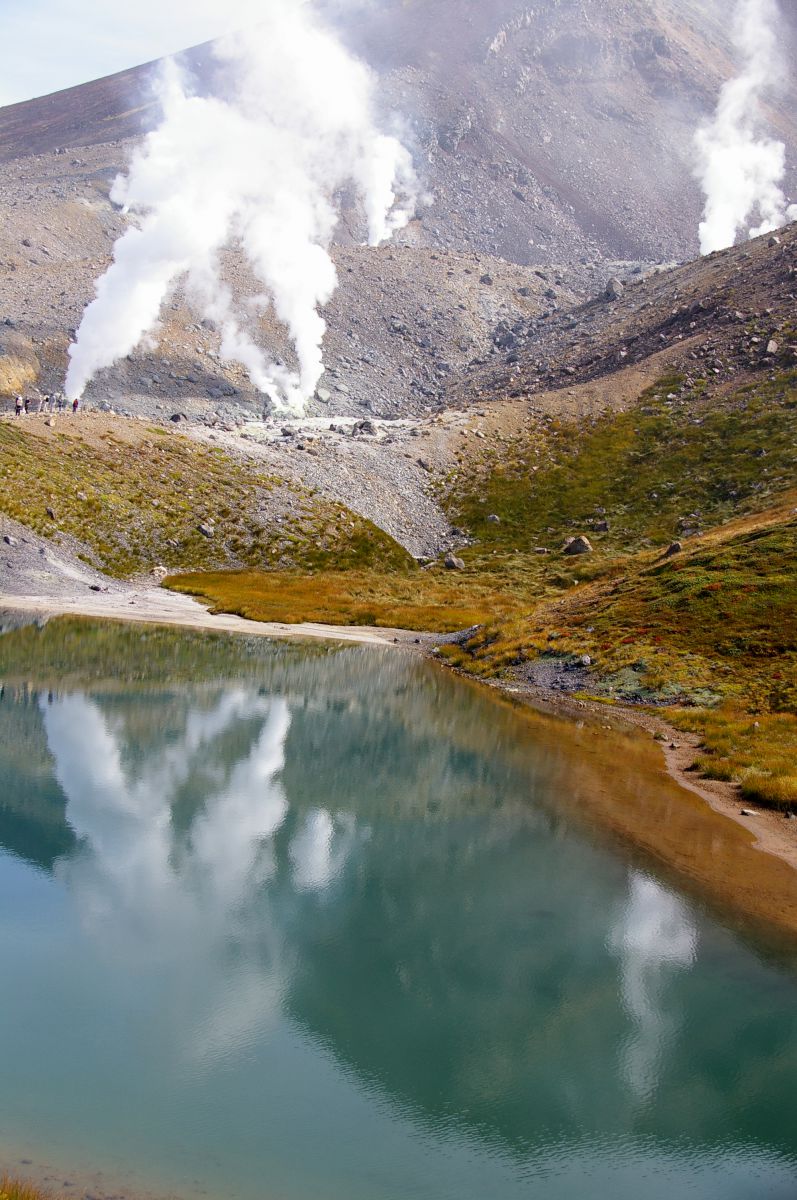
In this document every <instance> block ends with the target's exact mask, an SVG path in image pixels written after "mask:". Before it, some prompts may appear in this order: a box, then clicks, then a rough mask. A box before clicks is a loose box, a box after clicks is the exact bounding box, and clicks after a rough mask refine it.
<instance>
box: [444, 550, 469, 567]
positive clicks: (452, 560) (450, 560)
mask: <svg viewBox="0 0 797 1200" xmlns="http://www.w3.org/2000/svg"><path fill="white" fill-rule="evenodd" d="M445 568H446V570H447V571H464V570H465V564H464V562H463V561H462V559H461V558H457V556H456V554H447V555H446V557H445Z"/></svg>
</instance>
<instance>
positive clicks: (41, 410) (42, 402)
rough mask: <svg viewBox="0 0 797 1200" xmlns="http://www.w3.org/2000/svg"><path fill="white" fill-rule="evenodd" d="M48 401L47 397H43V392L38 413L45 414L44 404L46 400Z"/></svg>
mask: <svg viewBox="0 0 797 1200" xmlns="http://www.w3.org/2000/svg"><path fill="white" fill-rule="evenodd" d="M46 399H47V397H46V396H43V395H42V393H41V392H39V408H38V411H39V412H40V413H42V412H44V402H45V400H46Z"/></svg>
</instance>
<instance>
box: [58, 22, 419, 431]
mask: <svg viewBox="0 0 797 1200" xmlns="http://www.w3.org/2000/svg"><path fill="white" fill-rule="evenodd" d="M215 56H216V58H217V60H218V63H219V66H220V70H221V72H222V75H223V78H224V97H223V98H222V97H220V96H209V97H207V96H198V95H195V94H192V90H191V81H190V79H188V78H186V76H185V74H184V72H183V71H182V69H181V68H180V67H179V66H178V65H177V64H176V63H174V62H169V63H168V64H167V66H166V68H165V69H164V71H163V74H162V78H161V81H160V89H159V90H160V100H161V103H162V107H163V120H162V123H161V125H160V127H159V128H158V129H157V130H156V131H155V132H153V133H151V134H150V135H149V136H148V137H147V139H146V141H145V142H144V144H143V146H142V148H141V150H140V151H139V152H138V153H137V154H136V155H135V157H134V159H133V161H132V164H131V166H130V170H129V173H128V175H127V176H126V177H124V178H123V177H120V178H119V179H117V180H116V183H115V184H114V187H113V190H112V192H111V198H112V199H113V201H114V202H115V203H117V204H120V205H122V206H123V207H124V208H125V209H126V210H128V211H130V212H132V213H134V214H137V215H138V216H139V218H140V220H139V222H138V225H137V226H135V227H131V228H130V229H129V230H128V231H127V232H126V233H125V234H124V236H123V237H122V238H120V240H119V241H118V243H117V245H116V247H115V249H114V261H113V263H112V265H111V266H110V267H109V269H108V271H107V272H106V273H105V275H103V276H102V278H101V279H100V280H98V282H97V285H96V289H95V290H96V298H95V299H94V301H93V302H92V303H91V304H90V305H89V307H88V308H87V310H86V312H85V314H84V317H83V322H82V324H81V327H80V329H79V331H78V335H77V339H76V342H75V344H74V345H73V346H72V347H70V351H69V353H70V357H71V364H70V368H69V373H68V376H67V383H66V389H67V394H68V396H69V397H70V398H75V397H78V396H80V395H82V393H83V391H84V390H85V388H86V386H87V384H88V383H89V381H90V380H91V379H92V377H93V376H94V375H95V374H96V372H97V371H99V370H101V369H102V368H104V367H109V366H111V365H113V363H115V362H117V361H119V360H120V359H121V358H124V357H125V356H126V355H128V354H130V353H131V352H132V351H133V350H134V349H135V348H136V347H137V346H138V345H139V344H140V343H141V342H142V340H143V339H144V338H145V337H146V335H147V334H149V333H150V332H151V331H152V330H154V329H155V328H156V326H157V323H158V318H159V315H160V312H161V308H162V306H163V304H164V301H165V300H166V299H168V298H169V297H170V295H171V294H172V293H173V291H174V289H175V287H176V286H177V285H178V284H181V285H182V286H183V287H184V288H185V291H186V295H187V296H188V297H189V299H190V301H191V302H192V303H193V305H194V306H195V308H196V309H197V310H198V312H199V313H200V314H201V315H202V316H203V317H206V318H209V319H212V320H213V321H214V322H216V324H217V325H218V327H219V329H220V331H221V338H222V345H221V355H222V358H226V359H229V360H235V361H238V362H240V363H242V364H243V365H244V366H245V367H246V369H247V371H248V372H249V375H250V377H251V379H252V381H253V383H254V384H255V386H256V387H257V388H258V389H259V390H260V391H261V392H263V393H264V394H265V395H267V396H269V397H270V398H271V399H272V401H273V402H274V403H275V405H276V406H277V407H279V408H283V409H285V408H288V409H295V410H297V411H300V410H301V409H302V408H303V406H304V404H305V402H306V401H307V400H308V399H309V398H310V397H311V396H312V395H313V393H314V391H315V388H316V385H317V383H318V381H319V379H320V377H321V374H322V373H323V359H322V341H323V337H324V332H325V328H326V327H325V324H324V321H323V319H322V317H321V315H320V313H319V311H318V310H319V308H320V307H321V306H323V305H324V304H326V303H327V301H328V300H329V299H330V297H331V296H332V293H333V292H334V290H335V287H336V286H337V277H336V272H335V267H334V264H333V262H332V260H331V258H330V256H329V253H328V247H329V245H330V242H331V239H332V235H333V231H334V229H335V225H336V223H337V219H338V208H337V198H338V197H339V195H340V193H341V190H342V189H343V188H344V187H346V188H351V187H352V186H353V187H354V189H355V191H356V192H357V194H358V197H359V199H360V201H361V202H362V205H363V208H364V211H365V215H366V218H367V223H368V239H369V242H370V244H372V245H377V244H379V243H380V242H382V241H385V240H386V239H387V238H389V237H391V236H392V234H393V233H394V232H396V231H397V230H398V229H400V228H402V227H403V226H404V225H406V224H407V222H408V221H409V220H410V218H411V216H412V214H413V212H414V209H415V203H416V194H417V188H416V177H415V174H414V171H413V166H412V161H411V158H410V155H409V153H408V151H407V150H406V149H405V148H404V146H403V145H402V144H401V142H400V141H399V140H398V139H397V138H395V137H393V136H388V135H386V134H385V133H383V132H382V131H380V129H379V128H378V126H377V123H376V119H375V116H374V79H373V76H372V74H371V72H370V71H369V70H368V68H367V67H366V66H365V65H364V64H362V63H361V62H359V61H358V60H357V59H355V58H353V57H352V55H351V54H350V53H349V52H348V51H347V50H346V49H345V48H344V47H343V45H342V44H341V42H340V41H339V40H338V38H337V36H336V35H335V34H334V33H333V32H332V31H331V30H330V29H329V28H328V27H326V26H325V25H323V24H322V22H321V21H320V19H319V17H318V15H317V14H316V13H315V12H314V10H313V7H312V3H311V0H265V2H264V3H263V5H262V18H261V20H260V23H259V24H258V25H257V26H256V27H255V28H253V29H251V30H248V31H247V32H246V33H242V34H238V35H235V36H232V37H228V38H226V39H225V40H224V41H222V42H220V43H218V44H217V46H216V48H215ZM232 246H239V247H240V248H241V250H242V251H243V253H244V255H245V257H246V260H247V262H248V263H249V265H250V267H251V269H252V273H253V275H254V277H255V278H256V279H257V280H258V282H259V284H260V285H262V292H261V293H260V294H258V295H254V296H251V297H250V298H249V299H248V300H247V301H245V302H244V303H243V304H241V303H237V302H236V299H235V297H234V295H233V292H232V290H231V289H230V287H229V286H228V285H227V284H226V283H225V282H224V281H223V276H222V255H223V252H224V251H225V250H226V249H228V248H229V247H232ZM269 304H271V305H273V310H274V313H275V314H276V316H277V317H278V318H279V320H280V321H281V322H282V323H283V324H284V325H285V326H286V328H287V330H288V332H289V334H290V337H291V340H292V342H293V345H294V347H295V351H296V358H297V362H298V370H297V371H292V370H289V369H288V368H286V367H284V366H281V365H277V364H274V363H272V362H270V361H269V360H268V358H267V356H266V355H265V354H264V352H263V351H262V349H261V348H260V347H259V346H258V344H257V336H256V333H254V332H252V331H253V330H254V328H255V324H256V321H257V318H258V316H259V315H260V313H262V312H263V311H264V310H265V309H266V308H267V307H268V305H269Z"/></svg>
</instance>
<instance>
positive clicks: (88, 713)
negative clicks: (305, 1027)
mask: <svg viewBox="0 0 797 1200" xmlns="http://www.w3.org/2000/svg"><path fill="white" fill-rule="evenodd" d="M41 707H42V713H43V719H44V725H45V730H46V734H47V740H48V744H49V748H50V751H51V753H52V756H53V759H54V762H55V773H56V776H57V778H58V782H59V784H60V785H61V788H62V789H63V792H64V794H65V796H66V798H67V819H68V821H69V823H70V825H71V826H72V828H73V829H74V831H75V833H76V835H77V837H78V838H79V839H80V842H81V850H80V852H79V853H78V854H77V855H75V856H74V857H71V858H69V859H62V860H61V861H60V862H59V864H58V867H57V871H58V874H59V876H60V877H61V878H62V879H63V880H64V881H65V882H66V883H67V884H68V886H69V888H70V892H71V893H72V895H73V896H74V897H75V899H76V902H77V904H78V907H79V911H80V914H81V918H82V920H83V923H84V925H85V926H86V927H87V928H88V929H89V930H90V932H91V934H92V936H93V937H94V939H95V941H98V942H101V943H104V944H105V949H106V951H108V952H110V953H113V954H114V955H115V956H117V957H118V958H120V959H121V960H123V961H124V962H125V963H136V964H138V965H139V967H140V968H141V967H143V968H144V969H147V968H151V967H152V965H153V964H157V965H158V968H159V969H160V970H165V971H166V973H167V974H168V976H169V977H170V978H171V980H172V987H173V991H177V992H178V993H179V996H180V999H179V1000H178V1007H179V1010H180V1014H181V1019H180V1023H181V1025H182V1026H184V1027H185V1028H186V1030H187V1031H189V1037H190V1045H189V1046H187V1047H186V1050H187V1051H188V1053H189V1055H190V1057H191V1058H192V1059H194V1060H196V1059H200V1060H202V1061H208V1060H213V1059H216V1058H218V1057H219V1056H223V1055H226V1054H229V1053H231V1052H233V1051H234V1050H235V1049H236V1048H240V1047H241V1046H243V1045H245V1044H247V1043H248V1042H249V1041H250V1039H251V1038H252V1037H253V1036H254V1035H255V1034H256V1032H257V1031H259V1030H261V1029H262V1028H263V1025H264V1022H265V1023H267V1022H268V1021H269V1020H270V1019H271V1018H272V1017H273V1015H274V1014H275V1012H276V1010H277V1008H278V1007H279V1005H280V1002H281V999H282V996H283V995H284V992H285V987H286V984H287V975H288V968H287V966H286V962H287V954H286V952H285V949H284V946H283V942H282V937H281V935H280V933H279V931H278V928H277V925H276V922H275V921H274V920H273V919H272V918H271V915H270V906H269V901H268V896H267V895H266V894H264V891H263V888H264V885H265V884H266V883H267V882H268V881H269V880H270V879H271V877H272V876H273V875H274V874H275V871H276V867H277V858H276V851H275V845H274V843H275V835H276V834H277V833H278V831H280V830H281V829H282V828H283V827H284V826H285V824H286V819H287V817H288V802H287V799H286V796H285V793H284V789H283V786H282V782H281V779H280V775H281V772H282V770H283V768H284V765H285V742H286V739H287V736H288V733H289V731H290V727H291V715H290V710H289V708H288V705H287V703H286V701H284V700H282V699H269V698H263V697H262V696H259V695H257V694H254V693H251V692H248V691H244V690H241V691H231V692H227V693H225V695H224V696H223V697H222V698H221V699H219V700H218V701H217V702H215V704H214V705H213V706H212V707H211V708H210V709H209V710H207V711H201V710H199V709H192V710H191V711H190V712H189V714H188V715H187V718H186V720H185V722H184V728H183V730H182V732H181V734H180V736H179V738H178V739H177V741H176V742H173V743H171V744H169V745H168V746H167V747H165V748H163V749H162V750H161V751H160V752H155V753H150V754H148V755H147V758H146V762H145V763H144V764H143V765H142V766H141V767H140V768H139V769H137V770H136V771H135V772H133V771H132V770H130V769H128V768H127V765H126V759H125V749H126V736H125V730H124V723H123V722H117V723H116V726H115V725H114V723H113V722H112V720H111V719H110V718H109V717H108V716H107V715H106V714H105V713H104V712H103V711H102V709H101V707H100V706H99V704H97V703H96V702H94V701H92V700H91V699H88V698H87V697H85V696H70V697H66V698H64V699H59V700H57V701H55V702H54V703H51V704H47V703H45V702H42V705H41ZM253 720H254V721H255V722H258V723H259V729H257V725H256V726H255V728H256V730H257V732H256V735H255V737H254V740H253V741H252V742H251V744H250V745H249V748H248V750H247V751H245V752H244V755H243V756H242V757H241V758H240V760H239V761H237V762H235V763H233V764H232V765H231V766H230V765H228V764H225V763H224V762H223V761H217V760H216V759H215V758H214V757H213V748H214V743H216V742H217V740H218V739H220V738H221V737H222V735H224V734H225V733H227V732H228V731H230V730H231V729H233V727H234V726H235V725H236V723H238V722H241V721H245V722H246V723H247V725H248V727H249V728H251V723H252V721H253ZM200 757H201V758H202V761H203V763H205V764H206V761H207V759H208V758H210V759H211V762H212V763H213V764H214V766H213V769H212V771H211V779H212V780H213V783H212V787H211V793H210V794H209V795H207V796H206V797H205V799H204V803H203V807H202V810H201V812H200V813H199V815H197V816H195V817H194V819H193V821H192V823H191V825H190V829H189V831H188V833H187V835H186V834H183V835H182V836H180V835H179V834H178V831H177V830H176V829H175V824H174V821H173V811H174V806H175V803H176V800H177V795H178V792H179V789H180V788H181V787H182V786H183V785H184V784H186V782H187V781H188V780H190V777H191V774H192V771H193V770H194V768H195V767H196V766H197V763H198V761H199V759H200ZM207 775H208V772H207V770H206V771H205V778H207ZM351 837H352V830H351V829H349V827H348V824H347V822H346V821H345V819H338V820H336V821H333V819H332V817H331V816H330V815H329V814H328V813H326V812H324V811H322V810H318V811H315V812H313V813H311V814H310V815H309V816H307V817H306V818H305V820H304V823H303V824H301V825H300V826H299V829H298V831H297V832H296V833H295V834H294V835H293V837H292V839H291V842H290V845H289V848H288V857H289V860H290V870H291V875H292V881H293V885H294V887H295V888H296V889H297V890H301V891H306V890H320V889H323V888H325V887H327V886H328V885H329V883H330V882H331V881H332V879H333V878H334V877H335V875H336V874H337V873H338V871H339V870H340V869H341V867H342V865H343V862H344V861H345V858H346V855H347V853H348V849H349V847H350V843H351ZM255 903H257V916H256V919H251V913H252V908H253V906H254V905H255ZM252 942H256V951H255V952H254V953H253V952H252V950H253V946H252V945H251V944H250V943H252ZM244 945H246V950H245V952H243V953H236V947H239V948H240V947H242V946H244ZM175 998H176V997H174V995H173V996H172V999H173V1000H174V999H175Z"/></svg>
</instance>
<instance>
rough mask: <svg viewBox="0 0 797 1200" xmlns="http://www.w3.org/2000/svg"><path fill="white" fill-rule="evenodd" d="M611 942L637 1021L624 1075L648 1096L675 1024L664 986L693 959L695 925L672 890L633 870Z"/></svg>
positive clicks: (625, 1053) (628, 1008)
mask: <svg viewBox="0 0 797 1200" xmlns="http://www.w3.org/2000/svg"><path fill="white" fill-rule="evenodd" d="M611 945H612V949H613V950H614V951H615V952H616V953H617V954H618V955H619V956H620V959H621V970H622V997H623V1005H624V1007H625V1010H626V1012H627V1013H628V1015H629V1016H630V1017H631V1019H632V1021H633V1023H634V1027H635V1028H634V1032H633V1033H632V1035H631V1036H630V1038H629V1039H628V1040H627V1042H626V1044H625V1047H624V1051H623V1075H624V1078H625V1080H626V1083H627V1084H628V1087H629V1088H630V1090H631V1091H632V1092H633V1094H634V1095H635V1096H637V1097H639V1098H641V1099H645V1100H648V1099H650V1098H651V1097H652V1095H653V1093H654V1092H655V1090H656V1087H657V1085H658V1080H659V1070H660V1066H661V1063H662V1061H663V1059H664V1058H665V1055H666V1051H667V1050H668V1048H669V1047H670V1046H671V1044H672V1041H673V1039H674V1038H675V1036H676V1034H677V1031H678V1027H679V1018H678V1014H677V1013H675V1012H674V1011H673V1009H672V1006H670V1007H669V1008H668V1007H667V1001H666V997H665V991H666V986H667V983H668V980H669V979H670V977H671V976H672V975H673V974H674V973H675V972H676V971H678V970H683V969H685V968H687V967H690V966H691V965H692V964H693V963H694V961H695V958H696V953H697V931H696V929H695V927H694V925H693V924H692V922H691V921H690V919H689V914H688V912H687V909H686V908H685V906H684V905H683V904H682V903H681V901H680V900H679V899H678V898H677V897H676V896H674V895H673V894H672V893H671V892H668V891H666V890H665V889H664V888H663V887H661V886H660V885H659V884H658V883H656V882H654V880H652V879H650V878H649V877H648V876H646V875H641V874H639V873H638V872H633V873H632V875H631V879H630V886H629V895H628V901H627V904H626V906H625V908H624V910H623V914H622V917H621V919H620V921H619V922H618V924H617V925H616V926H615V928H614V930H613V932H612V936H611Z"/></svg>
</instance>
